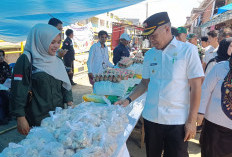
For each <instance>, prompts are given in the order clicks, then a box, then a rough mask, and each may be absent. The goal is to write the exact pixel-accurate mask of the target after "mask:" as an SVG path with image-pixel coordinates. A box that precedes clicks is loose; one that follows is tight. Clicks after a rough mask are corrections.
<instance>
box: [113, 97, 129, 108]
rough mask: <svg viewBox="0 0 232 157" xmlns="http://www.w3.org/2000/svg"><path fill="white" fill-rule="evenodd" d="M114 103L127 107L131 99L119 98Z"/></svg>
mask: <svg viewBox="0 0 232 157" xmlns="http://www.w3.org/2000/svg"><path fill="white" fill-rule="evenodd" d="M114 105H122V106H123V107H126V106H128V105H129V100H127V99H124V100H119V101H116V102H115V103H114Z"/></svg>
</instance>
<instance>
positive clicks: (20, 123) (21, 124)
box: [17, 117, 31, 135]
mask: <svg viewBox="0 0 232 157" xmlns="http://www.w3.org/2000/svg"><path fill="white" fill-rule="evenodd" d="M17 129H18V132H19V133H20V134H22V135H27V134H28V133H29V131H30V129H31V128H30V127H29V124H28V121H27V119H26V118H25V117H18V118H17Z"/></svg>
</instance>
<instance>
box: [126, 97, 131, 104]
mask: <svg viewBox="0 0 232 157" xmlns="http://www.w3.org/2000/svg"><path fill="white" fill-rule="evenodd" d="M126 99H127V100H128V101H129V104H130V103H131V102H132V100H131V98H130V97H129V96H128V97H127V98H126Z"/></svg>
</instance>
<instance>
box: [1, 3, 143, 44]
mask: <svg viewBox="0 0 232 157" xmlns="http://www.w3.org/2000/svg"><path fill="white" fill-rule="evenodd" d="M141 1H143V0H1V1H0V6H1V11H0V39H1V40H5V41H10V42H19V41H23V40H26V36H27V34H28V32H29V30H30V28H31V27H33V26H34V25H35V24H37V23H47V22H48V20H49V19H50V18H51V17H55V18H58V19H60V20H61V21H62V22H63V25H64V26H66V25H70V24H72V23H75V22H77V21H79V20H83V19H87V18H89V17H92V16H95V15H98V14H101V13H105V12H109V11H112V10H116V9H119V8H123V7H127V6H129V5H133V4H136V3H138V2H141ZM125 14H126V13H125Z"/></svg>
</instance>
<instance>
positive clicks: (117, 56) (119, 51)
mask: <svg viewBox="0 0 232 157" xmlns="http://www.w3.org/2000/svg"><path fill="white" fill-rule="evenodd" d="M129 56H130V52H129V48H128V47H127V46H125V45H123V44H122V43H120V44H119V45H118V46H117V47H116V48H115V49H114V56H113V62H114V64H115V65H116V64H117V63H118V62H119V61H120V60H121V58H122V57H129Z"/></svg>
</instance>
